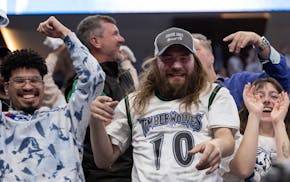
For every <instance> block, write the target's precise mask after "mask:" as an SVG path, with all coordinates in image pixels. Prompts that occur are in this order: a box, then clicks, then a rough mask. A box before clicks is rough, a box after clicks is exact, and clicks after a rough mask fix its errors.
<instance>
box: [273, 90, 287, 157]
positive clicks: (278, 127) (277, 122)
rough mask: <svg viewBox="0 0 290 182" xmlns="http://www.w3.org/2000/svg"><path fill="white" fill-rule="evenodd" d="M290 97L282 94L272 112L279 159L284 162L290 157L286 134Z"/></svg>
mask: <svg viewBox="0 0 290 182" xmlns="http://www.w3.org/2000/svg"><path fill="white" fill-rule="evenodd" d="M288 107H289V97H288V94H287V93H285V92H282V93H281V98H280V101H279V102H278V103H276V104H275V106H274V108H273V110H272V112H271V117H272V124H273V128H274V133H275V141H276V147H277V159H278V161H283V160H285V159H288V158H289V157H290V145H289V144H290V141H289V136H288V135H287V132H286V127H285V122H284V120H285V117H286V114H287V112H288Z"/></svg>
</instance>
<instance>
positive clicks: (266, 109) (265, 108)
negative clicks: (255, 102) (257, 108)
mask: <svg viewBox="0 0 290 182" xmlns="http://www.w3.org/2000/svg"><path fill="white" fill-rule="evenodd" d="M263 112H267V113H269V112H272V108H270V107H264V109H263Z"/></svg>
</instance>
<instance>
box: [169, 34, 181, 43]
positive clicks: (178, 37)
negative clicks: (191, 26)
mask: <svg viewBox="0 0 290 182" xmlns="http://www.w3.org/2000/svg"><path fill="white" fill-rule="evenodd" d="M165 38H166V41H167V42H170V41H175V40H182V39H183V33H180V32H172V33H169V34H166V35H165Z"/></svg>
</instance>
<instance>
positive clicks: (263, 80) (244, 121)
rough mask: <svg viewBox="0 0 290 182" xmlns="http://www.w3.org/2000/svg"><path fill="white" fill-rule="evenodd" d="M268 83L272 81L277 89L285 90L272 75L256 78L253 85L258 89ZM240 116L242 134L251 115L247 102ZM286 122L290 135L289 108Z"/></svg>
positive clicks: (279, 90) (289, 134)
mask: <svg viewBox="0 0 290 182" xmlns="http://www.w3.org/2000/svg"><path fill="white" fill-rule="evenodd" d="M266 83H270V84H272V85H273V86H274V87H275V89H276V90H277V91H278V92H279V93H281V92H282V91H283V87H282V86H281V85H280V84H279V82H277V81H276V80H275V79H274V78H271V77H267V78H260V79H258V80H256V81H255V82H254V83H253V85H255V86H256V89H258V88H261V87H263V86H264V85H265V84H266ZM239 116H240V122H241V124H240V132H241V133H242V134H244V132H245V129H246V126H247V123H248V116H249V111H248V109H247V107H246V106H245V104H243V105H242V107H241V109H240V111H239ZM284 122H285V126H286V131H287V134H288V137H289V136H290V112H289V108H288V112H287V115H286V118H285V120H284Z"/></svg>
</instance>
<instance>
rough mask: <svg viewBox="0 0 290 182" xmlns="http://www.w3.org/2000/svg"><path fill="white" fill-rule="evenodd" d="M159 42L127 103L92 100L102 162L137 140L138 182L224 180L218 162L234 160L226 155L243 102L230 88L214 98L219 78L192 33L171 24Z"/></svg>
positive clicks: (97, 149)
mask: <svg viewBox="0 0 290 182" xmlns="http://www.w3.org/2000/svg"><path fill="white" fill-rule="evenodd" d="M154 46H155V57H154V58H152V59H151V60H149V61H148V62H147V65H146V66H145V70H144V72H143V74H142V75H141V80H140V87H139V89H138V90H137V91H136V92H133V93H132V94H129V96H128V97H126V98H125V99H123V100H121V101H120V103H117V102H116V101H113V100H112V99H110V98H109V97H106V96H102V97H98V98H97V99H95V101H94V102H93V103H92V107H91V123H90V126H91V131H93V132H92V133H91V142H92V148H93V153H94V160H95V163H96V165H97V166H98V167H100V168H109V167H110V166H111V165H112V164H113V163H114V161H115V160H116V159H117V158H118V156H120V155H121V154H122V153H123V152H124V151H125V150H126V149H127V148H128V146H130V145H131V144H132V146H133V159H134V160H133V169H132V176H131V177H132V181H142V182H144V181H219V180H221V178H220V176H219V174H218V173H217V171H216V169H217V168H218V167H219V168H224V167H226V166H223V165H221V159H222V158H223V157H226V156H229V155H230V154H231V153H232V152H233V150H234V137H233V134H234V133H235V131H236V130H238V129H239V118H238V111H237V109H236V107H235V102H234V100H233V98H232V96H231V95H230V93H229V91H228V90H227V89H225V88H221V89H220V90H219V92H217V93H216V96H215V98H214V100H212V99H210V98H211V95H212V92H213V90H214V89H215V88H216V84H215V83H210V82H207V77H206V73H205V71H204V70H203V68H202V65H201V63H200V61H199V59H198V58H197V56H196V54H195V53H196V50H195V47H194V41H193V38H192V36H191V34H190V33H189V32H187V31H185V30H183V29H180V28H175V27H173V28H170V29H167V30H165V31H163V32H161V33H160V34H158V35H157V37H156V38H155V42H154ZM209 100H211V101H212V104H211V106H210V107H209V105H210V104H209ZM116 105H117V107H116V108H115V109H113V108H114V107H115V106H116ZM107 120H112V122H111V124H110V125H108V126H106V127H105V124H104V121H107Z"/></svg>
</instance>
